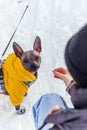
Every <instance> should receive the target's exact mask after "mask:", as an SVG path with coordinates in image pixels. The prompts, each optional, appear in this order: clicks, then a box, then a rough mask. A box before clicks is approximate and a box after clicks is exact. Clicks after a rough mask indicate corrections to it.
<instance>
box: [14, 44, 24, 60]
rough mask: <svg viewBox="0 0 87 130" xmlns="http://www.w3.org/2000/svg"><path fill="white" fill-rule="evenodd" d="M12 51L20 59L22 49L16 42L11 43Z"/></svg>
mask: <svg viewBox="0 0 87 130" xmlns="http://www.w3.org/2000/svg"><path fill="white" fill-rule="evenodd" d="M13 50H14V52H15V54H16V56H17V57H19V58H20V57H21V56H22V54H23V49H22V48H21V47H20V46H19V45H18V44H17V43H16V42H13Z"/></svg>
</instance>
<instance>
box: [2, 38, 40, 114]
mask: <svg viewBox="0 0 87 130" xmlns="http://www.w3.org/2000/svg"><path fill="white" fill-rule="evenodd" d="M13 50H14V53H11V54H9V55H8V57H7V58H6V59H5V61H4V63H3V64H2V67H1V70H0V71H1V72H0V73H2V76H3V79H4V84H5V85H4V87H3V88H4V94H6V95H9V96H10V100H11V102H12V104H13V105H14V106H15V109H16V110H17V114H24V113H25V111H26V110H25V108H24V109H23V108H22V109H21V107H20V104H21V103H22V101H23V98H24V96H25V95H26V94H27V91H28V88H29V87H30V85H31V83H32V82H34V81H36V79H37V73H38V69H39V68H40V64H41V56H40V52H41V51H42V47H41V39H40V37H39V36H36V38H35V41H34V45H33V50H29V51H25V52H24V51H23V49H22V48H21V47H20V45H19V44H18V43H16V42H13ZM2 76H1V77H0V78H1V79H2Z"/></svg>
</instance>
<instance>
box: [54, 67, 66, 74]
mask: <svg viewBox="0 0 87 130" xmlns="http://www.w3.org/2000/svg"><path fill="white" fill-rule="evenodd" d="M54 71H57V72H59V73H62V74H66V73H67V70H66V69H64V68H62V67H60V68H57V69H55V70H54Z"/></svg>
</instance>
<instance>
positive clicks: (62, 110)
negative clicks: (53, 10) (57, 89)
mask: <svg viewBox="0 0 87 130" xmlns="http://www.w3.org/2000/svg"><path fill="white" fill-rule="evenodd" d="M64 56H65V62H66V66H67V69H66V68H64V67H60V68H56V69H54V70H53V74H54V77H55V78H59V79H61V80H63V81H64V82H65V84H66V86H67V88H66V90H67V92H68V93H69V94H70V96H71V101H72V103H73V106H74V108H69V107H68V106H67V104H66V102H65V101H64V99H63V98H62V97H61V96H59V95H57V94H56V93H54V94H52V93H51V94H50V93H49V94H45V95H43V96H42V97H41V98H40V99H39V100H38V101H37V102H36V103H35V105H34V106H33V115H34V120H35V126H36V130H86V129H87V25H85V26H84V27H82V28H81V29H80V30H79V31H78V32H77V33H76V34H74V35H73V36H72V37H71V38H70V40H69V41H68V43H67V45H66V48H65V54H64ZM53 95H54V96H53ZM47 103H48V104H47ZM50 124H51V125H50Z"/></svg>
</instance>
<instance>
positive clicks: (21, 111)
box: [17, 108, 26, 115]
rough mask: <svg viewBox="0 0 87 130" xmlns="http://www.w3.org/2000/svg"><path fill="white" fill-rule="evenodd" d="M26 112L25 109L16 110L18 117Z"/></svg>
mask: <svg viewBox="0 0 87 130" xmlns="http://www.w3.org/2000/svg"><path fill="white" fill-rule="evenodd" d="M25 112H26V110H25V108H23V109H19V110H17V114H18V115H22V114H24V113H25Z"/></svg>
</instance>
